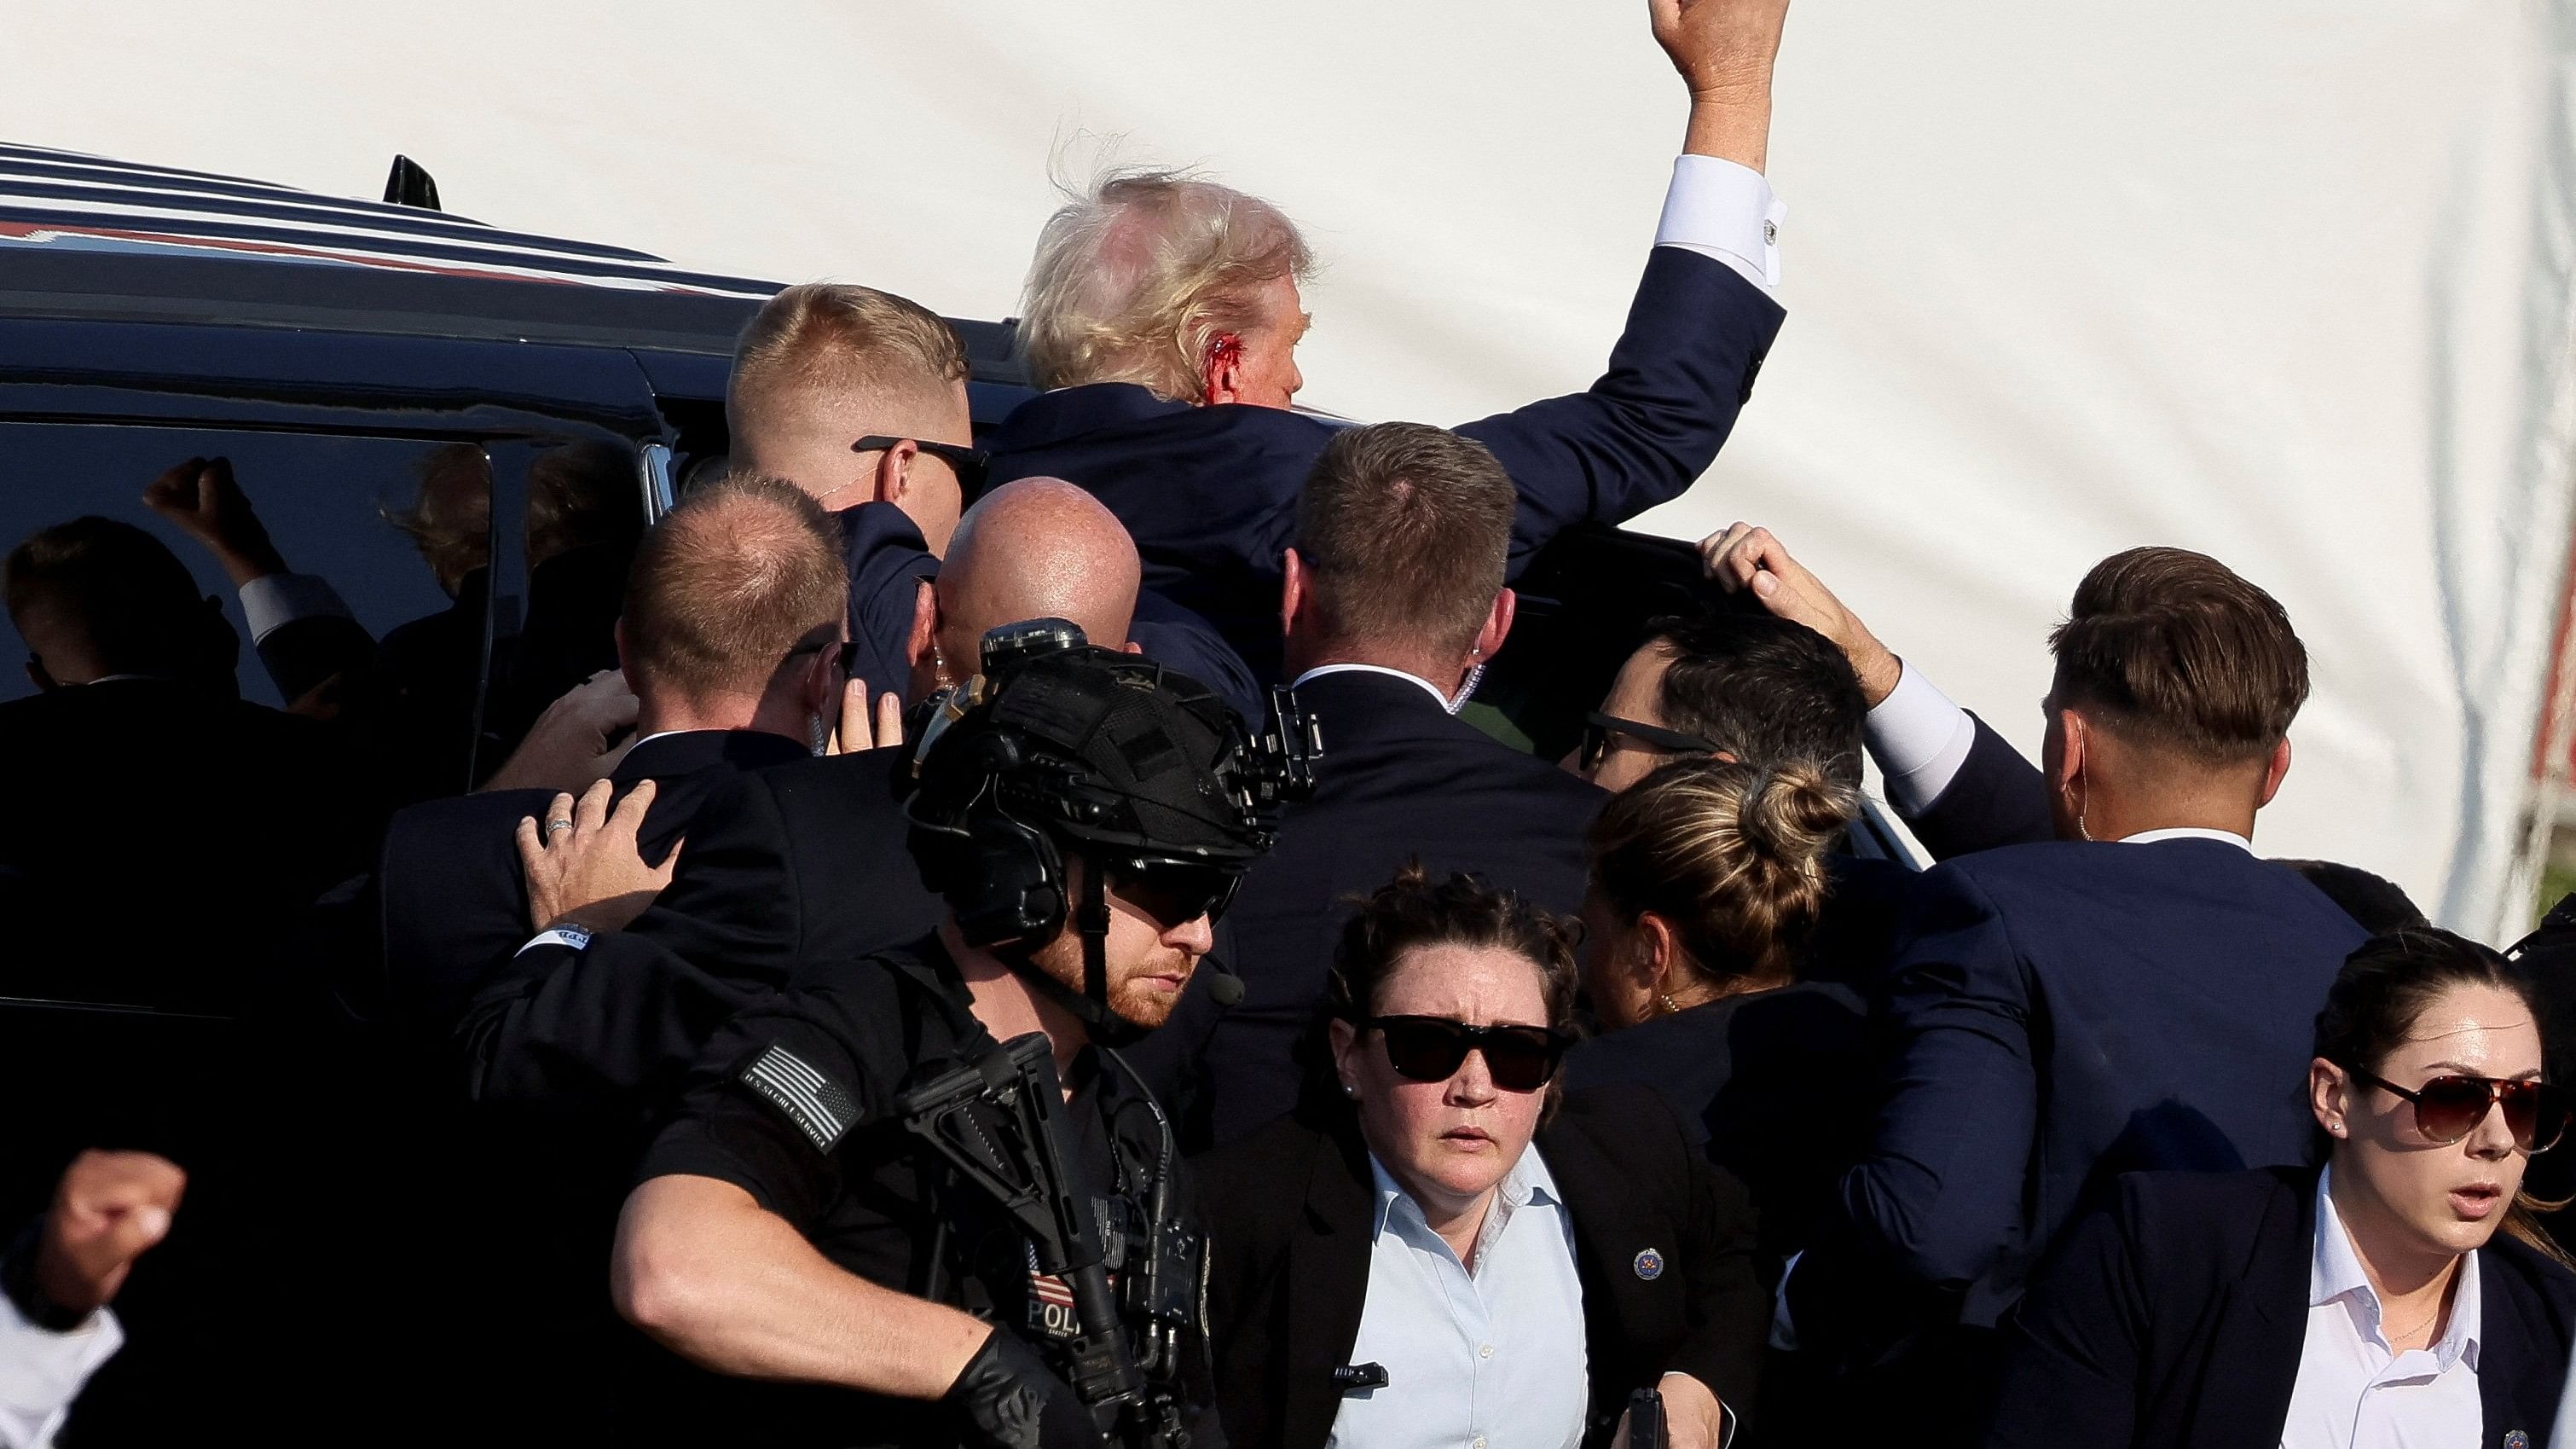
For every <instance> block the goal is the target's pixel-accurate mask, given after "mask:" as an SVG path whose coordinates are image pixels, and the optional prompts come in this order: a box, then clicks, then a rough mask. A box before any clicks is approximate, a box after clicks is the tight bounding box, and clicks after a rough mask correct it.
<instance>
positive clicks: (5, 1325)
mask: <svg viewBox="0 0 2576 1449" xmlns="http://www.w3.org/2000/svg"><path fill="white" fill-rule="evenodd" d="M124 1344H125V1330H124V1329H123V1328H122V1327H120V1326H118V1324H117V1321H116V1315H115V1314H114V1313H113V1312H111V1311H109V1310H108V1309H105V1308H102V1309H100V1310H99V1311H97V1312H96V1313H93V1314H91V1315H90V1316H89V1318H88V1320H87V1321H86V1322H84V1323H82V1324H81V1326H80V1327H78V1328H75V1329H73V1330H71V1331H70V1332H68V1333H54V1332H50V1331H48V1330H46V1329H43V1328H39V1327H37V1326H36V1325H35V1324H33V1323H30V1322H28V1321H27V1316H26V1315H25V1314H23V1313H20V1312H19V1311H18V1305H17V1304H15V1303H12V1302H10V1301H9V1299H8V1296H7V1295H5V1294H0V1449H43V1446H45V1445H48V1444H51V1443H52V1442H53V1441H54V1432H55V1431H56V1430H58V1429H60V1428H62V1426H63V1420H64V1419H65V1418H67V1417H69V1416H70V1414H71V1408H72V1400H74V1399H76V1398H79V1397H80V1391H81V1386H82V1385H83V1384H86V1383H88V1382H89V1376H90V1375H91V1374H94V1373H96V1372H98V1366H99V1365H100V1364H103V1363H105V1362H107V1361H108V1360H109V1359H110V1358H112V1357H114V1356H115V1354H116V1351H117V1349H119V1348H121V1347H123V1346H124Z"/></svg>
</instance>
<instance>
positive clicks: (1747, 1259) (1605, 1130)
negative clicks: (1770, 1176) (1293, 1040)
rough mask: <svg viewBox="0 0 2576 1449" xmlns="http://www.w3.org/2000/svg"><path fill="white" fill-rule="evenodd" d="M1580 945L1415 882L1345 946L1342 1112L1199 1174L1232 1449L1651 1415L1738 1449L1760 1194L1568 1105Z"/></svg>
mask: <svg viewBox="0 0 2576 1449" xmlns="http://www.w3.org/2000/svg"><path fill="white" fill-rule="evenodd" d="M1574 934H1575V928H1574V925H1573V923H1572V922H1570V921H1564V920H1560V919H1558V918H1555V917H1552V916H1550V915H1548V914H1547V913H1546V912H1544V911H1540V910H1538V909H1535V908H1533V907H1531V906H1528V905H1526V904H1524V903H1523V902H1521V901H1520V900H1519V899H1517V898H1516V897H1514V896H1512V895H1510V894H1508V893H1505V892H1498V891H1493V890H1488V889H1487V888H1485V887H1484V886H1483V885H1481V884H1479V883H1478V882H1476V881H1474V880H1473V879H1471V878H1469V877H1466V876H1454V877H1452V878H1450V879H1449V880H1448V881H1447V882H1445V883H1442V884H1438V885H1434V884H1432V883H1431V882H1430V881H1429V880H1427V879H1426V878H1425V877H1424V875H1423V873H1422V872H1421V871H1420V870H1419V869H1418V868H1409V869H1407V870H1405V871H1403V872H1401V873H1399V874H1398V875H1397V877H1396V879H1395V880H1394V881H1393V882H1392V883H1390V884H1388V885H1387V886H1385V887H1383V888H1381V889H1380V890H1379V891H1377V892H1376V894H1375V895H1373V896H1372V897H1370V899H1369V900H1368V902H1367V903H1366V904H1365V905H1364V906H1363V907H1362V908H1361V910H1360V911H1359V913H1358V914H1357V915H1356V916H1355V917H1354V918H1353V919H1352V920H1351V921H1350V923H1349V924H1348V926H1347V927H1346V928H1345V929H1344V931H1343V933H1342V938H1341V942H1340V945H1339V948H1338V949H1337V950H1336V952H1335V954H1334V963H1333V969H1332V974H1331V978H1330V985H1329V987H1328V990H1327V1011H1328V1012H1329V1017H1328V1019H1327V1020H1326V1022H1325V1023H1324V1029H1323V1032H1322V1034H1321V1045H1323V1046H1325V1047H1327V1048H1328V1055H1329V1061H1330V1067H1331V1075H1330V1077H1329V1078H1328V1080H1329V1082H1330V1083H1331V1086H1330V1087H1329V1088H1328V1089H1327V1090H1326V1091H1324V1092H1322V1093H1319V1094H1316V1095H1315V1096H1314V1097H1313V1098H1312V1099H1311V1100H1310V1103H1309V1105H1308V1107H1307V1108H1306V1109H1304V1110H1303V1111H1301V1112H1300V1114H1299V1115H1297V1116H1292V1117H1289V1118H1284V1119H1282V1120H1280V1121H1279V1122H1276V1123H1274V1124H1272V1125H1271V1126H1269V1127H1267V1128H1264V1129H1262V1130H1260V1131H1257V1132H1255V1133H1253V1134H1252V1135H1251V1136H1249V1137H1247V1138H1244V1139H1242V1140H1241V1141H1238V1142H1236V1143H1233V1144H1231V1145H1229V1146H1227V1147H1225V1148H1223V1149H1220V1150H1219V1151H1218V1152H1216V1153H1214V1154H1212V1155H1211V1156H1209V1157H1207V1158H1204V1159H1201V1161H1200V1162H1199V1163H1198V1164H1197V1170H1198V1172H1199V1182H1200V1187H1201V1193H1202V1199H1203V1202H1204V1204H1205V1206H1204V1214H1205V1216H1206V1219H1207V1222H1208V1226H1209V1231H1210V1234H1211V1237H1212V1239H1213V1242H1214V1247H1213V1250H1212V1254H1211V1257H1212V1267H1211V1282H1210V1284H1209V1295H1208V1310H1209V1318H1210V1325H1211V1333H1210V1337H1211V1342H1212V1347H1213V1350H1214V1355H1215V1376H1216V1395H1217V1406H1218V1409H1219V1411H1220V1414H1221V1416H1222V1418H1223V1421H1224V1428H1225V1435H1226V1438H1227V1440H1228V1442H1229V1443H1230V1444H1231V1445H1232V1446H1234V1449H1270V1446H1277V1449H1325V1446H1326V1445H1328V1444H1329V1445H1332V1446H1335V1449H1375V1446H1390V1449H1391V1446H1399V1445H1401V1446H1411V1445H1426V1444H1449V1445H1462V1446H1466V1449H1575V1446H1578V1445H1586V1446H1593V1449H1601V1446H1605V1445H1608V1444H1610V1443H1611V1442H1612V1441H1613V1439H1614V1437H1615V1436H1617V1435H1619V1434H1620V1433H1621V1431H1622V1430H1623V1428H1624V1427H1625V1425H1626V1422H1627V1411H1628V1410H1629V1408H1630V1405H1631V1401H1632V1398H1633V1397H1634V1396H1635V1395H1636V1394H1637V1393H1638V1391H1640V1390H1646V1389H1653V1390H1656V1391H1657V1392H1658V1393H1659V1395H1660V1399H1659V1401H1657V1403H1658V1405H1659V1407H1660V1411H1661V1412H1662V1414H1663V1416H1664V1422H1665V1429H1666V1433H1665V1442H1667V1443H1669V1444H1671V1445H1673V1446H1674V1449H1719V1446H1720V1444H1721V1443H1722V1442H1724V1440H1725V1439H1726V1437H1727V1432H1728V1431H1727V1425H1728V1424H1729V1422H1730V1421H1731V1419H1733V1418H1734V1417H1735V1416H1737V1415H1741V1414H1743V1413H1744V1412H1745V1411H1746V1409H1748V1408H1749V1406H1750V1399H1751V1396H1752V1392H1753V1379H1754V1375H1755V1371H1756V1365H1757V1364H1758V1362H1759V1359H1760V1354H1761V1346H1762V1334H1763V1327H1764V1323H1765V1320H1766V1317H1767V1310H1768V1303H1767V1300H1766V1299H1765V1297H1764V1295H1763V1293H1762V1291H1761V1289H1760V1287H1759V1286H1758V1284H1757V1283H1756V1281H1755V1278H1754V1274H1753V1269H1752V1252H1753V1232H1752V1221H1751V1215H1750V1212H1749V1209H1748V1208H1747V1206H1746V1201H1745V1197H1744V1191H1743V1188H1742V1187H1741V1186H1740V1185H1739V1184H1737V1183H1736V1182H1735V1181H1734V1180H1733V1179H1731V1178H1727V1177H1725V1176H1724V1175H1723V1174H1722V1173H1720V1172H1718V1171H1717V1170H1716V1169H1715V1168H1712V1167H1710V1166H1709V1165H1708V1164H1707V1162H1706V1161H1705V1160H1704V1159H1702V1158H1701V1157H1700V1155H1699V1154H1698V1153H1697V1152H1696V1151H1695V1150H1693V1149H1692V1148H1691V1146H1690V1145H1689V1144H1688V1142H1687V1141H1686V1140H1685V1139H1684V1137H1683V1135H1682V1131H1681V1127H1680V1124H1679V1123H1678V1122H1677V1121H1676V1120H1675V1119H1674V1117H1673V1115H1672V1113H1671V1111H1670V1109H1668V1108H1667V1107H1665V1106H1664V1105H1663V1103H1662V1102H1661V1101H1660V1100H1659V1099H1658V1098H1656V1097H1655V1096H1654V1095H1653V1094H1652V1093H1651V1092H1649V1091H1646V1090H1644V1089H1640V1088H1603V1089H1599V1090H1597V1091H1593V1092H1574V1093H1563V1092H1561V1090H1560V1089H1559V1088H1558V1087H1557V1085H1556V1083H1555V1077H1556V1071H1557V1066H1558V1064H1559V1062H1560V1060H1561V1059H1562V1057H1563V1055H1564V1052H1565V1048H1566V1046H1567V1045H1568V1043H1569V1041H1570V1039H1571V1038H1570V1034H1569V1032H1568V1026H1569V1022H1570V1018H1571V1015H1572V1012H1573V1003H1574V990H1575V967H1574V949H1573V938H1574Z"/></svg>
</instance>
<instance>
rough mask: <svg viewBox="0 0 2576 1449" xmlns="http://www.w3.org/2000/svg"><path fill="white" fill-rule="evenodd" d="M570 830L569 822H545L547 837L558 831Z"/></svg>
mask: <svg viewBox="0 0 2576 1449" xmlns="http://www.w3.org/2000/svg"><path fill="white" fill-rule="evenodd" d="M570 829H572V822H571V821H569V820H549V821H547V822H546V834H548V835H552V834H554V833H555V832H556V831H558V830H570Z"/></svg>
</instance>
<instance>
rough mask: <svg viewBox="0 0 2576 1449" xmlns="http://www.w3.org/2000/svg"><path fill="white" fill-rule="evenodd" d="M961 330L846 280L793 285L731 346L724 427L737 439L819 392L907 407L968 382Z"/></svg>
mask: <svg viewBox="0 0 2576 1449" xmlns="http://www.w3.org/2000/svg"><path fill="white" fill-rule="evenodd" d="M966 371H967V367H966V345H965V344H964V343H963V342H960V341H959V340H958V338H957V330H956V329H955V328H953V327H951V326H949V325H948V324H947V322H945V321H944V320H942V319H941V318H940V316H939V314H938V313H936V312H933V311H931V310H930V309H929V308H927V307H924V306H922V305H921V304H920V303H918V302H914V301H911V300H908V299H906V298H903V297H898V296H896V295H894V294H893V293H891V292H880V291H878V290H876V289H875V288H873V287H857V286H851V285H848V284H846V283H839V282H808V283H805V284H804V285H802V286H795V287H789V288H788V289H786V290H785V291H783V292H780V293H779V294H778V295H777V296H774V297H772V298H770V299H769V300H768V301H767V302H765V303H762V304H761V308H760V311H759V312H758V313H756V314H754V315H753V317H752V319H751V321H750V322H749V323H747V324H745V325H744V327H743V329H742V336H741V337H740V338H739V339H737V340H736V341H735V343H734V352H733V372H732V375H731V376H729V377H727V378H726V380H725V422H726V424H727V425H728V426H729V427H731V428H732V430H733V432H734V434H735V436H736V437H737V438H739V437H740V436H741V435H742V433H743V432H744V431H745V427H746V414H747V413H748V414H751V415H754V416H757V415H759V414H762V413H764V412H766V411H767V410H769V409H771V408H774V407H778V406H781V405H786V404H789V403H791V402H792V401H793V400H795V399H797V398H799V397H802V396H809V395H813V394H824V395H828V396H839V397H846V396H858V397H864V398H868V399H870V400H873V401H876V402H878V403H881V404H889V403H890V404H898V405H903V406H906V407H907V408H908V407H909V406H911V405H913V404H916V403H917V402H920V401H924V400H928V399H930V398H933V397H938V396H944V395H946V394H947V393H948V392H949V391H950V390H951V389H953V388H955V387H956V386H957V385H958V384H959V383H962V382H964V381H965V380H966Z"/></svg>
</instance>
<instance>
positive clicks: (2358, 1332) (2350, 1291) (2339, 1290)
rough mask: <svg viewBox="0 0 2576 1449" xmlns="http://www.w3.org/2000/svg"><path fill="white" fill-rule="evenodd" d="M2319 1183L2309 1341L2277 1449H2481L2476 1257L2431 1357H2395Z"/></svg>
mask: <svg viewBox="0 0 2576 1449" xmlns="http://www.w3.org/2000/svg"><path fill="white" fill-rule="evenodd" d="M2333 1180H2334V1172H2333V1170H2332V1169H2328V1170H2327V1171H2325V1172H2321V1173H2319V1174H2317V1234H2316V1246H2315V1252H2314V1257H2313V1258H2312V1260H2311V1262H2310V1266H2309V1268H2308V1336H2307V1341H2306V1343H2305V1344H2304V1345H2303V1346H2302V1347H2301V1348H2300V1350H2299V1379H2298V1384H2297V1386H2296V1387H2295V1388H2293V1389H2292V1390H2291V1391H2290V1416H2289V1417H2288V1418H2287V1419H2285V1420H2283V1421H2282V1424H2281V1449H2477V1446H2478V1445H2479V1444H2482V1443H2484V1442H2486V1441H2485V1423H2486V1416H2485V1411H2484V1410H2483V1409H2482V1408H2481V1407H2480V1405H2479V1402H2478V1331H2479V1318H2480V1299H2479V1294H2478V1255H2477V1254H2475V1253H2470V1254H2467V1255H2465V1256H2463V1257H2462V1258H2461V1259H2460V1267H2459V1280H2458V1282H2457V1283H2455V1284H2454V1285H2453V1286H2452V1289H2451V1317H2450V1321H2449V1322H2448V1323H2447V1324H2445V1325H2444V1326H2443V1329H2442V1336H2441V1337H2440V1338H2439V1339H2437V1340H2435V1341H2434V1343H2433V1345H2432V1347H2430V1348H2410V1349H2408V1350H2407V1351H2406V1352H2404V1353H2392V1352H2391V1351H2390V1350H2389V1347H2388V1339H2387V1336H2386V1335H2385V1334H2383V1333H2382V1332H2381V1331H2380V1309H2379V1295H2378V1293H2377V1292H2375V1291H2373V1289H2372V1288H2371V1286H2370V1278H2369V1276H2368V1275H2367V1274H2365V1273H2364V1272H2363V1271H2362V1266H2361V1258H2360V1256H2359V1255H2358V1254H2356V1253H2355V1252H2354V1251H2353V1248H2352V1238H2351V1236H2350V1235H2349V1234H2347V1233H2346V1232H2345V1231H2344V1226H2343V1217H2342V1215H2341V1214H2339V1213H2337V1212H2336V1211H2335V1207H2334V1199H2333V1198H2332V1197H2331V1196H2330V1195H2329V1194H2328V1192H2327V1188H2328V1187H2329V1186H2330V1185H2331V1184H2332V1182H2333Z"/></svg>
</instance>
